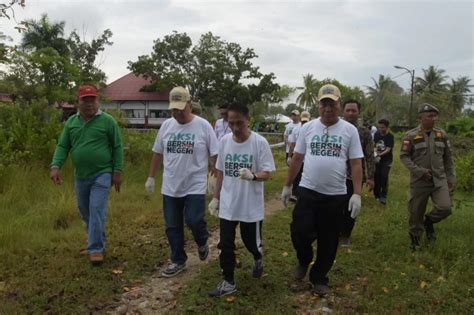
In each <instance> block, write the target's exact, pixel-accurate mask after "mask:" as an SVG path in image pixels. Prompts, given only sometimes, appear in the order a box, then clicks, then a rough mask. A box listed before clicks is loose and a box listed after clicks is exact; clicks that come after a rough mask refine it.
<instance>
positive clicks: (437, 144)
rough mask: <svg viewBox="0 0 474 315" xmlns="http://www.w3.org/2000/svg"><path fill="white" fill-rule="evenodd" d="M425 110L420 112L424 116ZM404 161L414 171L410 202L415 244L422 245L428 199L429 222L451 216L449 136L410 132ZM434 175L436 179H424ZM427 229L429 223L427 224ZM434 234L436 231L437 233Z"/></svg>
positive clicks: (452, 178) (439, 131) (436, 132)
mask: <svg viewBox="0 0 474 315" xmlns="http://www.w3.org/2000/svg"><path fill="white" fill-rule="evenodd" d="M428 105H429V104H425V105H423V106H424V108H425V110H424V111H429V110H431V111H435V112H438V110H437V109H436V107H434V106H432V105H429V106H431V107H432V108H434V109H432V108H431V107H426V106H428ZM422 111H423V110H421V111H420V112H422ZM400 159H401V161H402V163H403V164H405V166H406V167H407V168H408V170H409V171H410V199H409V201H408V209H409V215H410V219H409V225H410V235H411V237H412V242H418V243H419V239H420V238H421V236H422V234H423V230H424V228H423V223H424V214H425V211H426V205H427V203H428V198H429V197H430V196H431V201H432V203H433V209H432V211H431V212H430V213H428V214H427V215H426V220H430V221H431V224H432V223H437V222H439V221H441V220H443V219H445V218H446V217H448V216H449V215H450V214H451V206H452V201H451V194H450V192H449V188H448V182H449V183H452V184H454V183H455V182H456V175H455V170H454V163H453V158H452V152H451V146H450V144H449V141H448V137H447V135H446V132H445V131H444V130H442V129H440V128H433V130H431V132H429V133H427V132H423V131H422V129H421V127H417V128H415V129H412V130H410V131H408V132H407V133H406V134H405V136H404V138H403V141H402V147H401V152H400ZM428 170H431V172H432V179H431V180H427V179H425V178H423V175H424V174H425V173H426V172H427V171H428ZM425 227H426V221H425ZM433 233H434V230H433Z"/></svg>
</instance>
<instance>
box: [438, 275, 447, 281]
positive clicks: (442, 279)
mask: <svg viewBox="0 0 474 315" xmlns="http://www.w3.org/2000/svg"><path fill="white" fill-rule="evenodd" d="M436 281H438V282H444V281H446V279H444V277H443V276H439V277H438V279H436Z"/></svg>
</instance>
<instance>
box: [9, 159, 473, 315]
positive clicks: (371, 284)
mask: <svg viewBox="0 0 474 315" xmlns="http://www.w3.org/2000/svg"><path fill="white" fill-rule="evenodd" d="M276 160H277V164H278V171H277V172H276V174H275V175H274V176H273V178H272V179H271V180H270V181H269V182H268V183H267V184H266V194H267V198H271V197H272V196H275V194H277V193H279V192H280V191H281V187H282V183H283V178H284V176H285V175H286V166H284V153H283V152H282V151H278V153H277V154H276ZM395 160H396V161H395V164H394V167H393V170H392V173H391V180H390V185H391V186H390V188H389V189H390V195H389V204H388V206H387V207H386V208H384V207H382V206H380V205H378V204H376V203H375V201H374V200H373V199H372V198H371V196H367V197H366V198H364V201H363V212H362V214H361V217H360V218H359V220H358V222H357V225H356V227H355V231H354V237H353V242H354V245H353V246H352V247H351V252H348V251H347V250H340V251H339V253H338V257H337V261H336V263H335V266H334V268H333V270H332V271H331V274H330V277H331V284H332V287H333V289H334V290H335V292H336V293H335V294H336V301H335V303H333V305H332V307H333V308H334V309H335V310H336V311H337V312H350V313H352V312H359V313H365V312H368V313H392V312H401V313H450V314H460V313H469V312H470V311H472V310H473V309H474V303H473V301H474V297H473V294H474V292H473V290H474V289H473V285H472V284H473V283H474V270H473V268H472V259H473V252H474V251H473V249H474V248H473V246H474V245H473V243H472V242H471V239H470V238H471V236H472V232H471V229H470V227H471V226H472V225H473V224H474V219H473V216H472V213H471V211H472V209H473V208H474V198H473V197H472V195H468V194H462V193H458V194H456V199H457V201H456V208H455V210H454V214H453V215H452V216H451V217H450V218H449V219H447V220H446V221H443V222H442V223H441V224H439V225H437V230H438V234H439V241H438V242H437V243H436V244H435V245H433V246H430V247H427V246H425V247H423V249H422V250H421V251H420V252H417V253H415V254H412V253H411V252H410V251H409V249H408V236H407V228H408V226H407V210H406V200H407V194H408V182H407V178H408V172H407V171H406V169H404V168H402V167H401V166H400V164H399V163H398V159H395ZM148 162H149V161H148V160H147V159H142V160H140V159H139V156H136V157H134V162H133V164H132V163H129V164H128V165H127V167H128V168H127V170H126V172H125V174H126V176H125V178H124V183H123V189H122V192H121V193H120V194H118V193H115V192H112V193H111V198H110V206H109V215H108V218H109V219H108V223H107V236H108V244H107V248H108V250H107V259H106V262H105V264H104V265H103V266H102V267H98V268H96V267H91V266H90V265H89V263H88V261H87V257H84V256H80V255H79V253H78V252H79V249H80V248H83V247H84V245H85V241H86V234H85V228H84V226H83V223H82V221H81V220H80V218H79V213H78V210H77V209H76V203H75V197H74V192H73V185H72V183H73V179H72V172H71V167H70V165H68V166H67V167H66V169H65V170H64V174H63V175H64V183H63V185H62V186H60V187H55V186H54V185H53V184H52V183H51V182H50V180H49V178H48V170H47V169H44V168H39V167H34V166H30V167H12V168H9V169H7V170H6V171H5V170H3V173H2V179H1V185H2V190H0V191H1V192H0V218H1V219H0V257H1V260H0V314H11V313H35V314H37V313H44V312H50V313H88V312H94V311H97V310H101V309H103V307H104V306H105V305H107V304H110V303H113V302H114V301H117V300H119V299H120V296H121V294H122V293H123V287H124V286H131V285H134V284H140V283H142V282H143V281H145V280H146V278H147V277H148V276H149V275H151V273H152V272H153V271H154V270H155V265H159V264H161V263H163V262H164V261H166V260H167V259H168V256H169V249H168V245H167V242H166V238H165V233H164V223H163V218H162V211H161V209H162V200H161V196H160V194H159V191H157V192H155V194H153V195H149V194H146V193H145V191H144V182H145V179H146V176H147V174H146V173H147V169H148ZM159 182H160V179H159V178H157V183H159ZM157 190H159V188H158V185H157ZM290 221H291V210H290V209H287V210H284V211H281V212H279V213H277V214H276V215H274V216H272V217H270V218H268V219H266V220H265V222H264V228H263V233H264V241H265V273H266V275H265V276H264V277H263V278H262V279H261V280H255V279H253V278H251V276H250V272H251V265H252V259H251V257H250V255H249V254H248V253H247V252H246V250H245V249H244V248H240V249H239V250H238V254H239V257H240V260H241V261H242V267H241V268H239V269H237V270H236V281H237V283H238V289H239V293H238V295H237V296H236V300H235V301H234V302H233V303H229V302H227V301H226V299H209V298H207V296H206V294H207V292H208V291H209V290H210V289H212V288H213V287H214V286H215V285H216V284H217V283H218V282H219V280H220V274H219V267H218V263H217V262H213V263H211V264H210V265H209V266H208V267H207V268H204V270H203V272H202V273H201V274H200V276H199V277H198V278H197V279H194V280H193V281H191V282H190V283H189V284H188V285H187V286H186V287H185V289H184V290H183V291H182V292H181V293H180V294H179V296H178V303H177V305H178V308H179V310H180V311H183V312H196V313H218V312H229V311H231V312H233V313H238V314H247V313H276V314H282V313H283V314H284V313H294V312H295V310H296V309H297V308H298V307H301V306H304V305H305V304H306V303H310V301H306V300H303V301H302V300H301V296H300V293H295V292H294V285H295V282H294V281H293V280H292V279H291V272H292V269H293V266H294V264H295V262H296V258H295V253H294V251H293V249H292V245H291V241H290V237H289V223H290ZM209 225H210V227H211V228H216V227H217V220H216V219H215V218H209ZM118 267H120V268H123V269H124V273H123V274H122V275H115V274H114V273H113V272H112V271H113V270H114V269H115V268H118ZM440 277H442V278H440ZM422 281H424V282H425V283H426V284H427V286H426V287H424V288H423V289H422V288H420V284H421V283H422ZM348 284H350V285H351V286H350V289H349V290H348V289H346V286H347V285H348ZM384 288H385V289H386V291H387V293H385V292H384Z"/></svg>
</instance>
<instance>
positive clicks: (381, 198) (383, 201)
mask: <svg viewBox="0 0 474 315" xmlns="http://www.w3.org/2000/svg"><path fill="white" fill-rule="evenodd" d="M379 201H380V203H381V204H383V205H386V204H387V198H386V197H380V198H379Z"/></svg>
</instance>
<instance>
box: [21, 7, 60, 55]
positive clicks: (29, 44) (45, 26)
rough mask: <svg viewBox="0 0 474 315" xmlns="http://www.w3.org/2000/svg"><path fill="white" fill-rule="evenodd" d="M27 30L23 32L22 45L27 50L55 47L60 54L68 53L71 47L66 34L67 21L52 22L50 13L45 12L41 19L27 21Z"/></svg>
mask: <svg viewBox="0 0 474 315" xmlns="http://www.w3.org/2000/svg"><path fill="white" fill-rule="evenodd" d="M26 23H27V25H28V29H27V31H26V32H25V33H24V34H23V39H22V41H21V47H22V48H24V49H27V50H33V51H36V50H40V49H43V48H48V47H51V48H54V49H55V50H56V51H57V52H58V53H59V54H60V55H64V54H67V53H68V51H69V49H68V47H67V41H66V39H65V38H64V37H63V36H64V26H65V22H64V21H61V22H59V23H51V22H50V20H49V18H48V15H46V14H43V15H42V16H41V19H40V20H39V21H36V20H30V21H27V22H26Z"/></svg>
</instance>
